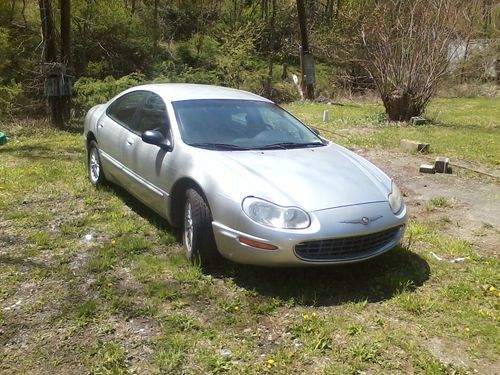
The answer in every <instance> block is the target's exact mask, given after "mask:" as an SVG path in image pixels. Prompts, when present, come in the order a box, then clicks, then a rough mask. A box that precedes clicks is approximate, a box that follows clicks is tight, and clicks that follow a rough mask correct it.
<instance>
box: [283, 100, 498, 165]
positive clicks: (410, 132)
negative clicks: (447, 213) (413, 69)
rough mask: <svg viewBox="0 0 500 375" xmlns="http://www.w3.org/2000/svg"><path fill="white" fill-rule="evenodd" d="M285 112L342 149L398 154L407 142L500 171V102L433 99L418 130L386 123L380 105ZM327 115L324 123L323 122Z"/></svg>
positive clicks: (301, 107)
mask: <svg viewBox="0 0 500 375" xmlns="http://www.w3.org/2000/svg"><path fill="white" fill-rule="evenodd" d="M285 108H286V109H288V110H289V111H291V112H292V113H293V114H295V115H296V116H297V117H298V118H299V119H301V120H303V121H304V122H305V123H307V124H309V125H311V126H315V127H318V128H321V129H325V131H323V132H322V133H323V134H324V135H325V136H326V137H327V138H330V139H332V140H335V141H336V142H338V143H340V144H343V145H345V146H356V147H383V148H389V149H396V148H398V147H399V142H400V140H401V139H411V140H417V141H421V142H425V143H430V144H431V152H432V153H434V154H436V155H445V156H449V157H452V158H460V159H465V160H469V161H474V162H480V163H486V164H490V165H500V135H499V134H500V116H499V115H498V113H500V98H472V99H471V98H466V99H465V98H437V99H434V100H433V101H432V102H431V103H430V105H429V107H428V108H427V112H426V113H425V117H426V118H427V119H428V120H429V123H428V124H425V125H416V126H412V125H408V124H394V123H387V122H386V121H385V115H384V108H383V106H382V105H380V104H357V103H350V102H346V103H345V105H343V106H338V105H326V104H313V103H293V104H289V105H287V106H285ZM325 110H327V111H328V112H329V119H330V121H329V122H328V123H324V122H323V121H322V119H323V111H325ZM332 131H333V132H335V133H337V134H332V133H331V132H332Z"/></svg>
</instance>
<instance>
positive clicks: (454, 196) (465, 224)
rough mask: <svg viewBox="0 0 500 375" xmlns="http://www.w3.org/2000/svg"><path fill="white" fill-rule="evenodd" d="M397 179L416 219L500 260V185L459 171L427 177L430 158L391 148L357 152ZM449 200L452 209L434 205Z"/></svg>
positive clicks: (479, 251)
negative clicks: (425, 168)
mask: <svg viewBox="0 0 500 375" xmlns="http://www.w3.org/2000/svg"><path fill="white" fill-rule="evenodd" d="M357 152H358V153H359V154H361V155H362V156H364V157H365V158H366V159H368V160H370V161H371V162H372V163H374V164H375V165H377V166H378V167H379V168H381V169H382V170H383V171H384V172H386V173H387V174H388V175H389V176H390V177H392V178H394V180H395V181H396V182H397V184H398V186H399V187H400V189H401V191H402V193H403V195H404V196H405V202H406V204H407V206H408V209H409V213H410V217H413V218H416V219H418V220H419V221H423V222H428V223H432V224H433V225H434V224H435V223H436V222H441V223H442V225H439V230H442V231H443V232H444V233H445V234H447V235H449V236H451V237H454V238H460V239H464V240H466V241H469V242H470V243H471V244H472V246H473V247H474V249H475V250H476V251H477V252H478V253H479V254H480V255H484V256H493V257H494V256H498V255H499V247H500V246H499V244H500V183H499V180H498V179H494V178H485V177H483V176H481V175H476V174H471V172H469V171H464V170H459V169H457V168H455V170H454V171H453V172H454V173H453V174H451V175H450V174H424V173H420V172H419V171H418V169H419V166H420V165H421V164H426V163H428V162H429V161H428V159H427V158H426V157H425V156H419V155H409V154H404V153H398V152H393V151H391V152H389V151H385V150H368V151H366V150H357ZM435 198H444V200H445V201H446V202H447V204H446V207H437V208H432V207H430V205H431V204H432V203H431V201H432V200H433V199H435Z"/></svg>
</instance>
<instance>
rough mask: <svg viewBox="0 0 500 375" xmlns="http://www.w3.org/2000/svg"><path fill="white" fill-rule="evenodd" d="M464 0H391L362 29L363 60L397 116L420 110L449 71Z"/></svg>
mask: <svg viewBox="0 0 500 375" xmlns="http://www.w3.org/2000/svg"><path fill="white" fill-rule="evenodd" d="M460 6H461V4H460V1H457V0H386V1H381V2H379V3H378V4H377V6H376V8H375V12H373V14H372V16H371V17H369V18H368V19H367V20H366V22H365V24H364V26H363V29H362V51H363V56H362V61H361V62H362V64H363V66H364V67H365V68H366V70H367V71H368V72H369V74H370V75H371V77H372V78H373V81H374V82H375V85H376V87H377V90H378V91H379V93H380V96H381V98H382V101H383V103H384V106H385V109H386V112H387V115H388V116H389V119H390V120H392V121H408V120H409V119H410V118H411V117H412V116H418V115H420V114H421V113H422V112H423V111H424V110H425V107H426V105H427V104H428V102H429V100H430V99H431V97H432V96H433V95H434V94H435V92H436V89H437V85H438V83H439V81H440V80H441V78H442V77H443V76H444V75H445V74H446V73H447V70H448V65H449V62H450V58H451V55H452V53H451V51H450V48H452V45H453V43H452V42H453V41H454V40H456V38H457V34H456V22H457V19H458V18H459V14H460V12H459V9H460Z"/></svg>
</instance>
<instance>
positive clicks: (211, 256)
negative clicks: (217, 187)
mask: <svg viewBox="0 0 500 375" xmlns="http://www.w3.org/2000/svg"><path fill="white" fill-rule="evenodd" d="M182 245H183V247H184V251H185V254H186V257H187V258H188V260H189V261H190V262H191V263H193V264H199V265H201V266H202V267H209V266H213V265H215V263H217V261H218V260H219V259H220V254H219V252H218V250H217V247H216V245H215V239H214V232H213V229H212V214H211V212H210V208H209V207H208V204H207V202H206V201H205V199H204V198H203V197H202V196H201V195H200V193H199V192H198V191H196V190H194V189H188V190H187V191H186V201H185V204H184V225H183V228H182Z"/></svg>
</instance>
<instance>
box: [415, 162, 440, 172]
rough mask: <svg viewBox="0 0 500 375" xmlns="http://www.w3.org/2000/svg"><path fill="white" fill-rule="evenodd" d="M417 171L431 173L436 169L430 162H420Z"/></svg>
mask: <svg viewBox="0 0 500 375" xmlns="http://www.w3.org/2000/svg"><path fill="white" fill-rule="evenodd" d="M418 171H419V172H420V173H432V174H434V173H436V171H435V170H434V166H433V165H431V164H422V165H421V166H420V169H419V170H418Z"/></svg>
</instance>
